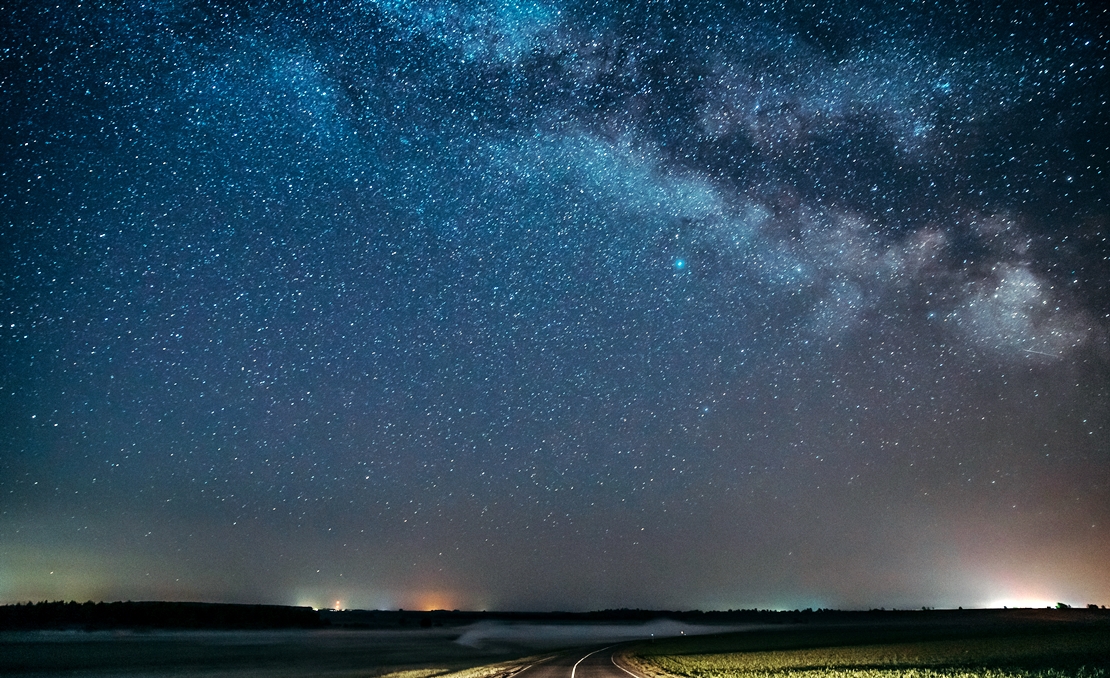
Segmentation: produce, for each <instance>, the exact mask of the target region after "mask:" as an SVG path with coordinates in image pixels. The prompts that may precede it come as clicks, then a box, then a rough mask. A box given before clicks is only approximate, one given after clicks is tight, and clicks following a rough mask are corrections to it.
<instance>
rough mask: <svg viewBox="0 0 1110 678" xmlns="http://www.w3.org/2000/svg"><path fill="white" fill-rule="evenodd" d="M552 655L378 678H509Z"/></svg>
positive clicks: (410, 672) (382, 675)
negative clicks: (459, 668) (453, 669)
mask: <svg viewBox="0 0 1110 678" xmlns="http://www.w3.org/2000/svg"><path fill="white" fill-rule="evenodd" d="M551 656H552V655H535V656H532V657H523V658H521V659H514V660H511V661H505V662H498V663H496V664H485V665H483V666H475V667H471V668H466V669H462V670H455V671H452V670H451V669H449V668H422V669H409V670H405V671H393V672H391V673H385V674H381V675H380V676H378V678H509V676H512V675H513V674H515V673H519V672H520V671H523V670H524V669H526V668H528V667H529V666H531V665H532V664H535V663H536V662H539V661H543V660H544V659H547V658H549V657H551Z"/></svg>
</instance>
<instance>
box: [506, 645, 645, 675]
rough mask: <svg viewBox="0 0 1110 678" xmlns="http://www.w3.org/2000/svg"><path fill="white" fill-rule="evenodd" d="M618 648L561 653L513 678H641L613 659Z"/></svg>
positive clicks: (613, 646) (608, 647) (612, 646)
mask: <svg viewBox="0 0 1110 678" xmlns="http://www.w3.org/2000/svg"><path fill="white" fill-rule="evenodd" d="M617 649H618V646H617V645H609V646H607V647H603V648H601V649H597V650H592V651H591V650H581V651H580V652H576V653H572V654H565V655H561V656H559V657H556V658H555V659H551V660H548V661H544V662H540V663H539V664H535V665H533V666H530V667H528V668H526V669H524V670H523V671H520V672H519V673H517V674H515V675H514V676H513V678H640V676H638V675H637V674H635V673H632V672H630V671H628V670H626V669H624V668H622V667H620V666H617V664H616V662H615V661H613V655H614V654H615V653H616V652H617Z"/></svg>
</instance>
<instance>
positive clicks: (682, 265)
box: [674, 259, 686, 271]
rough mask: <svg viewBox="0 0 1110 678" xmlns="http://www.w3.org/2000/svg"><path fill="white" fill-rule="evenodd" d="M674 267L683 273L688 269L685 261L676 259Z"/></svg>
mask: <svg viewBox="0 0 1110 678" xmlns="http://www.w3.org/2000/svg"><path fill="white" fill-rule="evenodd" d="M674 267H675V270H676V271H681V270H682V269H684V268H686V260H685V259H675V260H674Z"/></svg>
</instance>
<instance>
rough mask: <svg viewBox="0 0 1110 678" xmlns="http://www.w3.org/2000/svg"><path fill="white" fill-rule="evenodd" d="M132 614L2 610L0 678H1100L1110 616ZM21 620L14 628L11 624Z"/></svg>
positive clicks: (185, 607) (1109, 667)
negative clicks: (77, 616)
mask: <svg viewBox="0 0 1110 678" xmlns="http://www.w3.org/2000/svg"><path fill="white" fill-rule="evenodd" d="M57 605H68V604H57ZM131 605H132V606H133V609H131V610H130V612H128V611H127V610H126V609H125V608H124V607H116V608H112V607H111V606H104V607H103V608H102V610H103V612H102V613H101V616H99V617H97V615H96V614H94V613H93V612H91V611H89V610H88V609H86V611H85V613H84V614H85V616H84V617H83V618H81V619H75V618H74V616H73V615H74V614H76V612H75V611H74V609H73V608H72V606H71V607H70V609H69V612H68V613H67V612H66V611H65V610H64V609H61V608H58V607H55V608H52V609H51V608H46V607H43V608H40V609H39V610H38V613H37V614H38V616H35V614H29V612H34V610H29V609H28V606H21V609H20V610H19V611H18V612H19V615H16V614H15V613H13V612H11V607H10V606H9V607H8V608H0V610H4V611H5V612H8V613H9V614H8V616H7V617H5V616H4V615H3V614H0V620H2V619H8V623H7V626H6V629H7V630H2V631H0V675H5V676H8V675H11V676H38V677H40V678H45V677H47V676H63V675H65V676H80V677H91V676H130V677H134V678H140V677H150V678H155V677H157V678H167V677H169V676H175V677H185V676H196V677H201V676H204V677H205V678H215V677H217V676H219V677H221V678H224V677H226V678H248V677H249V678H254V677H255V676H276V677H279V678H281V677H286V676H288V677H292V676H329V677H340V676H342V677H347V676H350V677H354V676H363V677H367V678H373V677H375V676H390V678H432V677H434V676H445V675H446V674H449V673H455V674H456V675H455V676H452V678H507V677H508V676H510V675H513V676H515V675H516V674H517V673H519V674H520V675H519V678H529V677H530V676H531V677H532V678H629V673H631V674H632V675H634V676H636V677H637V678H664V677H665V676H676V677H678V678H744V677H755V676H760V677H762V678H815V677H816V676H824V677H825V678H837V677H847V678H851V677H856V678H886V677H888V676H889V677H893V676H909V675H914V676H917V677H918V678H944V677H946V676H953V677H956V676H958V677H964V678H966V677H969V676H993V677H994V678H1062V677H1064V676H1083V677H1084V678H1103V677H1104V676H1106V677H1108V678H1110V672H1108V671H1110V611H1106V610H1095V609H1091V610H1088V609H1082V610H936V611H933V610H929V611H913V612H895V611H872V612H836V611H819V612H809V611H806V612H759V611H742V612H720V613H701V612H682V613H661V612H645V611H638V610H616V611H608V612H597V613H589V614H565V613H549V614H530V613H520V614H516V613H479V612H451V611H436V612H406V611H388V612H387V611H327V610H321V611H314V610H309V609H308V608H266V607H261V606H195V605H189V604H131ZM143 605H146V606H147V607H146V608H143V607H142V606H143ZM151 605H154V606H155V607H153V608H152V607H150V606H151ZM157 605H163V606H166V607H163V608H157ZM77 607H81V606H77ZM94 607H95V606H94ZM231 608H243V609H231ZM246 608H250V609H246ZM152 609H161V612H162V613H163V614H164V616H163V617H161V618H159V617H158V615H152V614H150V612H151V610H152ZM140 611H141V612H142V614H140V613H139V612H140ZM48 613H49V614H48ZM51 614H53V615H54V616H53V617H51ZM67 614H68V615H69V616H67ZM128 614H130V615H131V616H128ZM144 615H145V616H144ZM17 616H18V617H19V618H20V619H22V620H23V625H22V626H21V627H16V626H15V625H14V624H12V623H11V619H13V618H15V617H17ZM109 618H110V619H114V620H115V621H114V622H113V624H109V623H107V620H109ZM125 622H126V623H125ZM683 636H687V637H683ZM692 636H696V637H692ZM667 638H670V639H667ZM587 655H589V657H587ZM575 667H578V668H577V669H576V668H575ZM541 674H542V675H541Z"/></svg>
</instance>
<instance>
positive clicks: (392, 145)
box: [0, 0, 1110, 610]
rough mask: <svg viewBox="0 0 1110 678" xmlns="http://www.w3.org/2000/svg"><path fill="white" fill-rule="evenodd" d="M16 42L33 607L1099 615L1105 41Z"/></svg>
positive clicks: (1054, 37) (876, 14)
mask: <svg viewBox="0 0 1110 678" xmlns="http://www.w3.org/2000/svg"><path fill="white" fill-rule="evenodd" d="M4 15H5V16H4V17H3V18H2V19H0V61H2V64H3V68H2V69H0V133H2V135H3V137H2V141H0V153H2V154H3V155H2V161H0V328H2V330H0V601H2V602H16V601H20V600H24V601H25V600H41V599H51V600H54V599H67V600H68V599H76V600H86V599H93V600H101V599H103V600H117V599H125V600H126V599H134V600H140V599H167V600H204V601H227V602H252V603H254V602H264V603H282V604H308V605H314V606H317V607H323V606H326V607H332V606H340V607H362V608H382V609H385V608H398V607H404V608H407V609H408V608H448V609H451V608H463V609H466V608H470V609H502V610H504V609H517V610H547V609H561V610H588V609H600V608H607V607H642V608H670V609H690V608H702V609H729V608H750V607H769V608H791V609H792V608H795V607H809V606H812V607H878V606H887V607H891V606H915V607H919V606H922V605H929V606H937V607H946V606H952V607H955V606H956V605H963V606H986V605H1002V604H1009V605H1016V604H1037V605H1044V604H1048V603H1054V602H1055V601H1057V600H1062V601H1065V602H1070V603H1073V604H1085V603H1088V602H1096V603H1102V604H1110V569H1108V568H1106V562H1107V561H1106V554H1107V553H1108V552H1110V343H1108V332H1110V241H1108V239H1107V238H1108V235H1110V109H1108V98H1110V68H1107V67H1106V66H1107V63H1108V61H1110V59H1108V58H1107V57H1108V55H1110V12H1108V11H1107V10H1106V9H1105V8H1101V7H1100V6H1099V4H1098V3H1083V2H1081V3H1063V4H1061V5H1059V6H1056V4H1055V3H1047V4H1028V5H1026V4H1023V3H1003V4H1001V5H1000V6H999V7H996V8H987V9H983V8H980V7H979V3H971V2H947V3H936V2H922V1H915V2H906V3H901V4H897V3H884V2H864V3H859V2H847V1H844V2H837V1H835V0H829V1H827V2H822V1H820V0H818V1H817V2H814V3H804V2H797V1H794V0H775V1H767V2H750V3H741V2H735V3H733V2H712V1H705V0H689V1H687V2H668V1H652V2H627V3H625V2H613V1H606V0H362V1H353V0H352V1H346V0H335V1H324V0H316V1H314V2H307V1H300V0H271V1H248V2H226V3H225V2H205V1H203V0H146V1H138V0H135V1H127V0H118V1H104V2H91V3H90V2H82V3H81V4H79V5H72V6H68V7H55V6H47V5H46V3H39V2H24V3H16V4H15V6H14V7H9V8H8V9H6V10H5V12H4Z"/></svg>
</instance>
